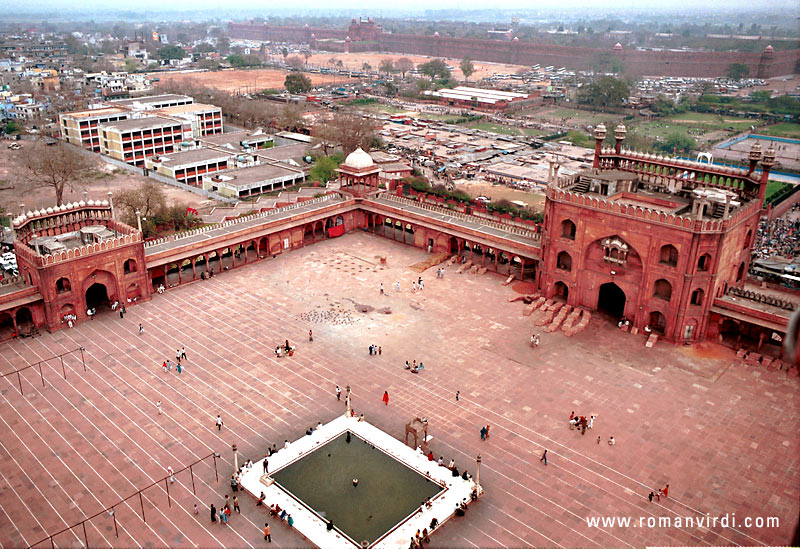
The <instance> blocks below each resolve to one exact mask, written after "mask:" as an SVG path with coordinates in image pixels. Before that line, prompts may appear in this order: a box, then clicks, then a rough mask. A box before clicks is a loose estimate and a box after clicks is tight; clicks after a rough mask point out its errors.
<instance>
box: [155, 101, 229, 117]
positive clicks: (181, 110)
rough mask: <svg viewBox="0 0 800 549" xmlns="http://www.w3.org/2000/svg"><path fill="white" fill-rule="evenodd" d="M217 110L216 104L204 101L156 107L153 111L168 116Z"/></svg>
mask: <svg viewBox="0 0 800 549" xmlns="http://www.w3.org/2000/svg"><path fill="white" fill-rule="evenodd" d="M218 110H221V109H220V108H219V107H217V106H216V105H208V104H206V103H190V104H188V105H175V106H173V107H164V108H162V109H157V110H155V111H153V112H155V113H157V114H162V115H164V116H170V115H176V114H185V113H195V112H207V111H218Z"/></svg>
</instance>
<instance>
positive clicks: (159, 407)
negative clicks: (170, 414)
mask: <svg viewBox="0 0 800 549" xmlns="http://www.w3.org/2000/svg"><path fill="white" fill-rule="evenodd" d="M156 410H158V415H161V401H160V400H157V401H156Z"/></svg>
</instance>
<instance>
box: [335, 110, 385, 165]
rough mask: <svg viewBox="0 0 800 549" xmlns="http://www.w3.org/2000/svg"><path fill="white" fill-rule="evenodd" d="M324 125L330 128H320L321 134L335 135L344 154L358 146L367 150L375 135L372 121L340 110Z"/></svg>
mask: <svg viewBox="0 0 800 549" xmlns="http://www.w3.org/2000/svg"><path fill="white" fill-rule="evenodd" d="M326 125H328V126H330V128H328V129H325V130H322V135H333V136H336V141H338V142H339V143H341V145H342V150H343V152H344V154H345V155H348V154H350V153H351V152H353V151H354V150H356V149H357V148H358V147H361V148H362V149H364V150H365V151H368V150H369V149H370V147H371V146H372V141H373V139H375V137H376V134H375V126H374V123H373V122H372V120H371V119H369V118H366V117H363V116H358V115H353V114H350V113H341V112H340V113H337V114H335V115H334V117H333V120H331V121H330V122H327V123H326ZM328 132H330V133H328Z"/></svg>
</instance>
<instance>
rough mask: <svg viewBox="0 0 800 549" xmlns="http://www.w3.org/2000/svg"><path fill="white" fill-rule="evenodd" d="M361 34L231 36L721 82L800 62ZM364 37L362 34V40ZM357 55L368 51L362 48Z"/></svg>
mask: <svg viewBox="0 0 800 549" xmlns="http://www.w3.org/2000/svg"><path fill="white" fill-rule="evenodd" d="M358 28H362V27H360V26H358V24H356V27H354V26H353V25H352V24H351V27H350V29H349V30H340V29H323V28H309V27H267V26H264V25H252V24H250V23H231V24H230V28H229V32H230V33H231V36H233V37H238V38H249V39H251V40H276V41H289V42H308V41H310V37H311V34H314V35H315V36H316V38H318V39H323V38H335V39H340V40H343V39H344V38H345V36H347V35H348V32H349V33H350V34H357V35H359V36H351V38H352V39H353V40H354V41H357V40H359V39H370V38H372V36H373V35H375V38H376V39H377V40H378V42H379V44H378V45H377V46H374V45H372V46H374V47H375V49H377V50H380V51H387V52H396V53H407V54H411V55H428V56H431V57H450V58H454V59H460V58H462V57H464V56H469V57H471V58H472V59H474V60H476V61H490V62H495V63H513V64H519V65H533V64H536V63H539V64H541V65H554V66H556V67H568V68H573V69H588V68H591V67H592V66H593V65H594V64H595V63H596V61H597V59H598V57H599V56H601V55H608V54H613V55H618V56H619V57H620V59H621V60H622V62H623V63H624V64H625V68H626V69H627V70H628V71H629V72H631V73H633V74H639V75H653V76H655V75H661V76H706V77H710V76H723V75H724V74H725V69H726V68H727V67H728V65H730V64H731V63H744V64H746V65H747V66H748V67H750V75H751V76H754V77H759V78H771V77H774V76H781V75H785V74H792V73H794V71H795V68H796V66H797V63H798V61H800V50H788V51H780V52H775V53H773V54H771V56H770V55H768V54H762V53H744V52H683V51H636V50H631V51H625V50H623V51H621V52H612V51H611V50H609V49H603V48H578V47H569V46H557V45H554V44H537V43H531V42H506V41H500V40H475V39H467V38H450V37H439V36H422V35H416V34H385V33H379V31H378V33H377V34H376V31H374V30H373V28H372V27H368V26H367V27H364V32H363V33H361V32H360V31H359V32H356V30H357V29H358ZM360 34H364V35H365V36H364V37H361V36H360ZM359 51H366V50H363V49H361V48H359Z"/></svg>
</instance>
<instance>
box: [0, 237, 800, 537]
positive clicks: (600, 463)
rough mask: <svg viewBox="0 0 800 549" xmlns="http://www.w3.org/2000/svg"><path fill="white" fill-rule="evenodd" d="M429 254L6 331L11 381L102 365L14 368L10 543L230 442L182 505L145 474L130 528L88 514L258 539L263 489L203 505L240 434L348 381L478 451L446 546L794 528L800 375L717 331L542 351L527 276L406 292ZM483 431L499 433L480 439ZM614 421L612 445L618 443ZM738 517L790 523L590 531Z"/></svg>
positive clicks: (438, 437) (200, 291)
mask: <svg viewBox="0 0 800 549" xmlns="http://www.w3.org/2000/svg"><path fill="white" fill-rule="evenodd" d="M381 255H386V256H387V257H388V261H387V264H386V265H385V266H384V265H381V264H380V262H379V260H378V257H379V256H381ZM424 257H425V254H424V252H422V251H420V250H417V249H414V248H411V247H406V246H403V245H401V244H397V243H393V242H390V241H388V240H385V239H382V238H380V237H375V236H371V235H367V234H361V233H359V234H349V235H346V236H344V237H341V238H339V239H335V240H330V241H326V242H322V243H318V244H315V245H313V246H309V247H306V248H304V249H301V250H298V251H294V252H291V253H290V254H286V255H284V256H283V257H278V258H276V259H270V260H267V261H263V262H258V263H255V264H252V265H248V266H245V267H243V268H239V269H236V270H233V271H228V272H224V273H221V274H219V275H218V276H215V277H214V278H213V279H211V280H208V281H204V282H196V283H192V284H189V285H185V286H182V287H178V288H175V289H172V290H170V291H168V292H167V293H166V294H164V295H161V296H159V295H156V296H155V297H154V298H153V300H152V301H150V302H148V303H144V304H141V305H138V306H135V307H131V308H129V312H128V315H127V316H126V318H125V319H124V320H119V318H118V316H115V315H113V314H111V313H108V314H101V315H99V316H98V318H97V319H96V320H94V321H89V322H85V323H83V324H81V325H78V326H76V328H74V329H72V330H63V331H60V332H58V333H55V334H44V335H42V336H40V337H37V338H35V339H25V340H18V341H14V342H12V343H10V344H7V345H5V346H4V347H3V348H2V353H0V355H1V356H0V371H3V372H8V371H11V370H13V369H14V368H15V367H18V366H20V365H22V364H25V363H28V362H35V361H38V360H42V359H44V358H47V357H49V356H52V355H54V354H57V353H61V352H64V351H67V350H70V349H73V348H75V347H77V346H78V345H84V346H85V347H86V349H87V353H86V356H87V365H88V371H87V372H85V373H84V372H83V367H82V365H81V364H80V362H79V360H77V358H76V357H70V358H68V359H67V360H66V368H67V379H66V380H64V379H63V377H61V376H60V365H59V363H58V362H57V361H56V362H55V363H53V364H48V365H46V366H45V367H44V373H45V377H46V383H47V386H46V387H45V388H42V387H41V381H40V379H39V374H38V371H35V370H28V371H26V372H25V373H24V374H23V388H24V390H25V396H20V394H19V390H18V389H17V388H16V385H15V384H16V380H15V379H14V378H13V377H8V378H6V380H5V381H3V382H0V383H2V385H0V395H1V397H2V398H0V433H2V437H0V501H2V502H3V506H2V509H0V543H2V544H3V546H19V545H24V544H30V543H33V542H35V541H37V540H39V539H41V538H43V537H45V536H46V535H47V534H46V533H45V532H47V533H51V532H55V531H57V530H60V529H62V528H64V527H65V526H66V525H68V524H72V523H74V522H76V521H78V520H81V519H82V518H83V517H86V516H89V515H93V514H95V513H96V512H97V511H99V510H101V509H103V508H104V507H105V506H107V505H111V504H113V503H115V502H117V501H119V500H120V499H121V498H123V497H126V496H128V495H130V494H135V493H136V490H137V489H138V488H139V487H142V486H146V485H148V484H150V483H151V482H152V481H153V480H157V479H160V478H162V477H163V475H165V468H166V467H167V465H172V466H173V467H174V468H176V469H178V468H180V467H181V465H182V464H187V463H189V462H191V461H194V460H195V459H198V458H200V457H203V456H206V455H208V454H210V453H211V452H214V451H218V452H220V453H221V455H222V457H221V458H220V459H219V460H218V465H219V471H220V482H219V483H217V482H216V481H215V478H214V471H213V467H212V466H211V463H210V462H208V463H205V462H204V463H202V464H200V465H198V466H196V467H195V469H194V472H195V486H196V490H197V495H196V496H195V495H194V494H192V491H191V478H190V477H189V474H188V472H186V473H181V474H179V475H178V477H177V482H176V483H175V484H174V485H171V486H170V495H171V496H172V498H173V500H172V507H171V508H170V507H168V505H167V498H166V492H165V488H164V485H163V483H161V484H160V485H158V486H154V487H151V488H149V489H148V490H147V491H146V492H145V500H146V502H145V511H146V514H147V523H146V524H145V523H144V522H142V520H141V517H140V515H139V513H140V509H139V502H138V498H134V499H131V500H128V503H125V504H122V505H120V506H119V507H117V510H116V515H117V518H118V524H119V530H120V537H119V538H118V539H117V538H115V537H114V530H113V521H112V520H111V518H110V517H108V516H106V515H103V516H101V517H98V518H96V519H93V520H92V521H90V522H89V523H87V535H88V537H89V541H90V543H91V544H92V545H97V546H112V545H113V546H128V545H142V546H163V545H174V546H190V545H201V546H237V547H238V546H252V545H261V544H262V543H263V536H262V534H261V529H262V528H263V523H264V519H265V517H264V512H263V511H261V510H260V509H257V508H255V506H254V504H253V501H252V499H251V498H250V497H249V496H242V497H241V498H240V499H241V500H242V501H241V503H242V511H243V512H242V515H241V516H235V517H233V519H232V520H231V522H230V524H229V525H228V526H221V525H219V524H216V525H212V524H210V522H209V518H208V509H207V505H208V504H209V503H212V502H214V503H216V504H217V506H219V505H220V504H221V502H222V496H223V495H224V494H226V493H230V492H229V487H228V484H227V480H228V479H229V478H230V473H231V471H232V468H233V458H232V452H231V450H230V445H231V444H232V443H236V444H238V445H239V449H240V459H246V458H247V457H250V458H252V459H254V460H255V459H258V458H260V457H261V456H262V455H263V454H264V451H265V449H266V446H267V444H271V443H276V444H278V445H279V446H280V445H281V444H282V442H283V440H284V439H290V440H291V439H295V438H297V437H298V436H300V435H301V434H302V433H303V432H304V431H305V429H306V428H307V427H308V426H309V425H312V424H315V423H316V422H317V421H323V422H325V421H328V420H330V419H332V418H333V417H335V416H336V415H337V414H339V413H341V412H342V410H343V404H342V403H340V402H337V401H336V399H335V396H334V387H335V384H337V383H338V384H339V385H341V386H342V387H344V386H345V385H347V384H350V385H351V386H352V387H353V403H354V407H355V409H356V411H357V412H359V413H360V412H363V413H365V414H366V417H367V418H368V420H370V421H372V422H374V423H375V424H376V425H378V426H379V427H381V428H382V429H384V430H386V431H387V432H389V433H391V434H392V435H394V436H396V437H397V438H400V439H402V438H403V433H404V424H405V422H407V421H409V420H410V419H412V418H413V417H416V416H427V417H428V418H429V419H430V434H432V435H433V436H434V439H433V441H432V443H431V448H432V450H433V451H434V453H435V454H436V455H437V457H438V455H442V456H444V457H445V459H446V460H449V459H450V458H451V457H453V458H455V460H456V463H457V465H458V466H459V468H464V467H466V468H467V469H468V470H469V471H470V472H471V473H473V474H474V472H475V471H474V469H475V456H476V455H477V453H481V455H482V457H483V466H482V470H481V482H482V485H483V486H484V487H485V489H486V494H485V496H484V497H483V498H482V499H481V500H480V501H479V502H477V503H475V504H473V505H472V506H471V507H470V511H469V512H468V513H467V516H466V517H465V518H458V519H454V520H453V521H451V522H449V523H448V524H447V525H445V526H444V527H443V528H442V529H441V530H440V531H438V532H437V533H436V534H435V536H434V537H433V538H432V544H433V546H434V547H436V546H442V547H445V546H447V547H453V546H459V547H464V546H482V547H489V546H526V545H547V546H564V547H569V546H589V545H593V546H598V545H599V546H643V545H646V544H649V545H653V544H666V545H670V544H671V545H676V544H681V545H708V544H712V545H723V544H726V545H727V544H734V543H735V544H747V545H754V544H755V545H758V544H773V545H774V544H787V543H789V541H790V539H791V535H792V532H793V530H794V528H795V526H796V521H797V516H798V500H800V498H799V497H798V496H799V495H800V489H799V488H800V483H799V482H798V468H797V456H798V455H800V440H799V439H798V436H797V422H798V399H797V389H798V386H797V385H798V380H797V379H790V378H787V377H786V375H785V373H783V372H770V371H768V370H766V369H764V368H760V367H753V366H749V365H746V364H744V363H743V362H741V361H740V360H738V359H736V358H735V356H734V354H733V352H732V351H730V350H729V349H725V348H722V347H719V346H716V345H713V344H705V345H702V346H693V347H674V346H671V345H668V344H657V345H656V347H655V348H654V349H645V347H644V338H643V336H634V335H631V334H624V333H621V332H619V331H617V330H616V329H615V328H614V326H613V324H611V323H609V322H607V321H604V320H602V319H599V318H598V319H595V320H593V321H592V322H591V323H590V325H589V328H588V329H587V330H586V331H585V332H583V333H581V334H578V335H577V336H575V337H574V338H566V337H565V336H564V335H563V334H561V333H560V332H559V333H554V334H548V333H543V332H542V330H541V329H540V328H535V330H536V331H538V332H540V333H542V336H541V337H542V344H541V346H540V348H539V349H538V350H536V351H534V350H532V349H531V348H530V347H529V346H528V339H529V337H530V333H531V332H532V330H534V328H533V320H534V319H535V315H534V316H532V317H524V316H522V310H523V308H524V305H523V304H522V303H519V302H517V303H508V302H507V298H508V297H510V296H512V295H515V294H514V291H513V290H512V289H511V288H510V287H503V286H501V284H500V283H501V282H502V279H501V278H500V277H498V276H496V275H484V276H476V275H469V274H462V275H458V274H456V273H455V270H454V269H452V268H448V269H447V274H446V278H445V279H444V280H438V279H436V277H435V269H431V270H428V271H426V272H425V273H423V274H422V276H423V278H424V279H425V283H426V284H425V290H424V291H423V292H421V293H418V294H412V293H411V292H410V287H411V281H412V280H413V279H414V278H416V277H417V276H419V274H418V273H417V272H416V271H413V270H411V269H409V268H408V267H409V266H410V265H413V264H415V263H418V262H419V261H420V260H422V259H424ZM395 280H400V281H401V285H402V292H401V293H400V294H399V295H398V294H396V293H395V292H394V289H393V284H394V281H395ZM380 282H383V283H384V287H385V288H386V289H387V295H385V296H380V295H379V292H378V285H379V284H380ZM357 305H358V306H359V307H358V308H357ZM362 306H366V307H367V308H368V309H369V311H370V312H368V313H362V312H360V308H361V307H362ZM383 308H390V309H391V314H382V313H380V312H378V311H379V310H380V309H383ZM139 322H142V323H143V324H144V325H145V330H146V331H145V334H144V335H143V336H139V335H137V333H136V326H137V325H138V323H139ZM309 328H311V329H313V330H314V342H313V343H309V342H308V341H307V335H306V334H307V332H308V329H309ZM286 338H288V339H289V340H290V341H291V342H292V343H293V344H295V345H296V346H297V353H296V354H295V356H294V357H291V358H283V359H281V360H276V359H275V358H274V357H273V355H272V349H273V348H274V347H275V346H276V345H278V344H279V343H281V342H282V341H283V340H284V339H286ZM371 343H374V344H376V345H381V346H382V348H383V354H382V356H377V357H370V356H369V355H368V354H367V347H368V346H369V345H370V344H371ZM182 345H185V346H186V350H187V354H188V355H189V360H188V363H187V366H186V369H185V370H184V373H183V374H182V375H181V376H178V375H177V374H176V372H175V370H174V369H173V370H172V372H171V373H170V374H164V373H163V370H162V369H161V367H160V365H161V363H162V361H163V360H165V359H166V358H173V357H174V353H175V349H176V348H177V347H180V346H182ZM414 359H416V360H417V361H420V360H421V361H423V362H424V363H425V369H424V370H423V372H422V373H421V374H419V375H413V374H410V373H408V372H407V371H405V370H404V369H403V368H402V365H403V363H404V361H405V360H414ZM384 390H388V391H389V394H390V404H389V406H388V407H387V406H384V405H383V403H382V402H381V401H380V397H381V395H382V394H383V391H384ZM456 390H460V391H461V400H460V401H459V402H456V401H455V398H454V396H455V392H456ZM157 399H160V400H161V401H162V403H163V410H164V414H163V415H161V416H159V415H158V414H157V411H156V408H155V401H156V400H157ZM571 410H575V411H576V412H577V413H580V414H583V415H587V416H588V415H589V414H597V415H598V419H597V420H596V422H595V428H594V429H592V430H589V431H587V433H586V435H583V436H582V435H580V434H579V433H578V432H577V431H570V430H569V429H568V428H567V424H566V420H567V418H568V417H569V413H570V411H571ZM217 413H220V414H221V415H222V417H223V419H224V421H225V426H224V428H223V431H222V432H221V433H217V431H216V429H214V418H215V416H216V414H217ZM777 418H781V421H776V419H777ZM486 423H488V424H490V425H491V431H490V437H489V440H488V441H486V442H481V441H480V438H479V436H478V430H479V428H480V426H481V425H483V424H486ZM598 435H599V436H601V437H602V444H600V445H598V444H596V438H597V436H598ZM610 435H613V436H614V437H615V438H616V439H617V441H618V443H617V445H616V446H615V447H610V446H608V445H607V444H606V442H605V441H606V440H607V438H608V437H609V436H610ZM544 448H548V450H549V452H548V456H549V458H550V462H549V465H547V466H546V467H545V466H544V465H543V464H541V463H540V462H539V456H540V455H541V452H542V450H543V449H544ZM667 482H668V483H670V486H671V489H670V495H671V496H672V497H671V498H670V499H665V500H662V501H661V502H660V503H653V504H650V503H648V501H647V499H646V495H647V493H649V491H650V489H652V488H657V487H662V486H663V485H664V484H665V483H667ZM195 503H197V504H198V506H199V507H200V515H199V517H194V515H192V512H191V511H192V506H193V504H195ZM733 512H735V513H736V515H737V517H739V518H743V517H745V516H773V515H774V516H778V517H780V518H781V525H780V528H778V529H756V528H751V529H747V530H746V529H744V528H737V529H731V528H721V527H719V526H718V527H716V528H698V527H693V528H655V529H647V528H638V527H637V528H627V529H626V528H622V527H618V526H615V527H604V528H594V529H592V528H589V527H588V526H587V524H586V520H585V519H586V518H587V517H593V516H600V515H615V516H631V517H634V520H635V521H637V522H638V520H639V517H645V518H647V517H656V518H658V517H676V516H696V514H697V513H710V514H711V515H712V516H713V515H724V514H725V513H733ZM272 526H273V539H274V543H273V544H274V545H275V546H277V547H281V546H298V545H307V542H306V541H305V540H303V538H302V537H301V536H300V535H299V534H298V533H297V532H292V531H289V530H288V529H287V528H286V527H285V526H284V525H281V524H279V523H277V522H274V521H273V522H272ZM82 539H83V531H82V530H81V529H80V528H78V529H76V530H75V532H74V533H69V532H68V533H64V534H61V535H59V536H58V538H57V539H56V542H57V544H58V545H72V546H78V545H80V544H81V543H82Z"/></svg>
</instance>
